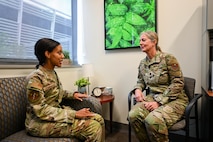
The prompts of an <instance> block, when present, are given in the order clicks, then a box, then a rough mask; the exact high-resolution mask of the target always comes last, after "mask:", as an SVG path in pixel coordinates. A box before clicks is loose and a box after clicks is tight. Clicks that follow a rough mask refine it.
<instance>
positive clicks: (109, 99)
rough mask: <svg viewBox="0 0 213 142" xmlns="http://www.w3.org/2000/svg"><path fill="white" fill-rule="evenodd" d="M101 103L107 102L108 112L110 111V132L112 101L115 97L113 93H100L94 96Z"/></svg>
mask: <svg viewBox="0 0 213 142" xmlns="http://www.w3.org/2000/svg"><path fill="white" fill-rule="evenodd" d="M96 98H97V99H98V100H99V101H100V103H101V104H104V103H109V113H110V133H112V115H113V112H112V111H113V110H112V107H113V101H114V99H115V96H114V95H113V94H102V95H101V96H99V97H96Z"/></svg>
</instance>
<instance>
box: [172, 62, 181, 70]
mask: <svg viewBox="0 0 213 142" xmlns="http://www.w3.org/2000/svg"><path fill="white" fill-rule="evenodd" d="M171 69H172V70H173V71H177V70H179V65H178V64H177V63H174V64H172V67H171Z"/></svg>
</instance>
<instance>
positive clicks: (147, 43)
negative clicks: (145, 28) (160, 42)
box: [140, 33, 156, 53]
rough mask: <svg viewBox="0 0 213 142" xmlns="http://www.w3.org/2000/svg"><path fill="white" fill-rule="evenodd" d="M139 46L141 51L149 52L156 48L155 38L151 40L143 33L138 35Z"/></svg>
mask: <svg viewBox="0 0 213 142" xmlns="http://www.w3.org/2000/svg"><path fill="white" fill-rule="evenodd" d="M140 48H141V50H142V51H143V52H145V53H149V52H151V51H153V50H156V40H151V39H150V38H149V37H148V36H147V35H146V34H145V33H144V34H142V35H141V37H140Z"/></svg>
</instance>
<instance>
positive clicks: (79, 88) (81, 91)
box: [78, 86, 87, 94]
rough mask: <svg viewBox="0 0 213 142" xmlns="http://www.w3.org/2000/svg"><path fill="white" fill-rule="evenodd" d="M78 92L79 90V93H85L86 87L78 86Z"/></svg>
mask: <svg viewBox="0 0 213 142" xmlns="http://www.w3.org/2000/svg"><path fill="white" fill-rule="evenodd" d="M78 92H79V93H82V94H86V93H87V88H86V86H83V87H78Z"/></svg>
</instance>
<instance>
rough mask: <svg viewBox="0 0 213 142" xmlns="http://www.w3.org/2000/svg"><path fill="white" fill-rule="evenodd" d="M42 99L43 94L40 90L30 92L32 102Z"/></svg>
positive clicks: (29, 98) (29, 96) (29, 97)
mask: <svg viewBox="0 0 213 142" xmlns="http://www.w3.org/2000/svg"><path fill="white" fill-rule="evenodd" d="M40 99H41V94H40V93H39V92H38V91H30V92H29V93H28V100H29V102H31V103H35V102H37V101H39V100H40Z"/></svg>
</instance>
